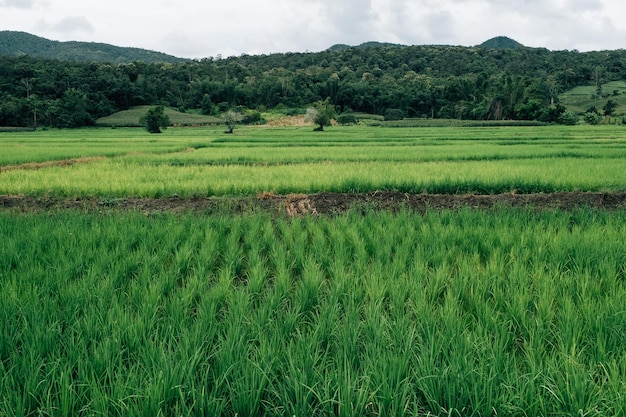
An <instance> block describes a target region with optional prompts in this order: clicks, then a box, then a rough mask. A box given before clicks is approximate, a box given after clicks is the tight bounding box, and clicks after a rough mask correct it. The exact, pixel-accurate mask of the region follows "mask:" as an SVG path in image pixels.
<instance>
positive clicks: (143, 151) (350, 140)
mask: <svg viewBox="0 0 626 417" xmlns="http://www.w3.org/2000/svg"><path fill="white" fill-rule="evenodd" d="M623 133H624V129H623V128H622V127H621V126H593V127H590V126H575V127H561V126H542V127H491V128H454V127H449V128H405V129H398V128H384V127H363V126H352V127H334V128H332V129H328V131H327V132H323V133H320V132H313V131H312V129H311V128H271V127H247V128H243V127H242V128H240V129H237V130H236V133H235V134H234V135H225V134H223V132H222V129H220V128H202V129H168V130H166V131H165V132H164V133H163V134H161V135H150V134H148V133H147V132H144V131H141V130H138V129H87V130H78V131H47V132H20V133H11V134H8V133H7V134H2V135H0V148H2V150H4V151H5V152H1V153H0V155H1V156H0V164H2V165H4V166H5V167H6V166H7V165H18V164H19V163H28V162H40V161H46V160H54V159H64V158H75V157H85V156H104V157H106V158H104V159H98V160H92V161H91V162H89V163H82V164H73V165H71V166H65V165H62V164H60V165H58V166H55V165H54V164H52V165H51V166H47V167H42V166H40V167H39V168H40V169H36V170H34V169H15V168H19V167H15V166H14V167H12V168H11V169H8V168H4V171H5V172H3V173H2V174H0V193H4V194H29V195H42V194H48V195H64V196H71V195H81V196H102V197H107V196H115V197H119V196H150V197H158V196H171V195H174V194H176V195H179V196H210V195H221V196H227V195H242V194H247V195H254V194H257V193H261V192H265V191H271V192H276V193H281V194H288V193H301V192H318V191H338V192H346V191H374V190H379V189H394V190H401V191H405V192H437V193H472V192H480V193H500V192H511V191H516V192H524V193H526V192H553V191H558V190H567V191H574V190H579V191H619V190H624V189H626V171H625V170H624V169H623V159H624V157H625V156H626V141H625V140H624V136H623ZM23 168H28V167H27V166H25V167H23ZM0 170H2V166H1V165H0Z"/></svg>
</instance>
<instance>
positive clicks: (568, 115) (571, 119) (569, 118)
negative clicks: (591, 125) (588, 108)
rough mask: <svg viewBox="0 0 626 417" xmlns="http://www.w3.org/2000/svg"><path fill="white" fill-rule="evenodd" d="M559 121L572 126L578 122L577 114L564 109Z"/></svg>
mask: <svg viewBox="0 0 626 417" xmlns="http://www.w3.org/2000/svg"><path fill="white" fill-rule="evenodd" d="M559 123H560V124H562V125H568V126H574V125H576V124H578V115H577V114H576V113H574V112H571V111H566V112H563V114H561V116H560V117H559Z"/></svg>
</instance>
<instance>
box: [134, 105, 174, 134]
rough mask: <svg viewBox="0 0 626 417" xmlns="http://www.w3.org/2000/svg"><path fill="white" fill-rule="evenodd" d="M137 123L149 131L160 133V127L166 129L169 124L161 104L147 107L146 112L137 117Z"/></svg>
mask: <svg viewBox="0 0 626 417" xmlns="http://www.w3.org/2000/svg"><path fill="white" fill-rule="evenodd" d="M139 123H140V124H141V125H143V126H144V127H145V129H146V130H147V131H148V132H150V133H161V129H167V127H168V126H169V125H170V124H171V122H170V118H169V117H168V116H167V115H166V114H165V109H164V108H163V106H156V107H153V108H151V109H149V110H148V111H147V112H146V114H145V115H144V116H142V117H141V119H139Z"/></svg>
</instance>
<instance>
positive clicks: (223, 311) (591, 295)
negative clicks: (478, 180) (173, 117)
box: [0, 209, 626, 417]
mask: <svg viewBox="0 0 626 417" xmlns="http://www.w3.org/2000/svg"><path fill="white" fill-rule="evenodd" d="M624 235H626V213H625V212H624V211H616V212H602V211H592V210H577V211H574V212H561V211H551V210H549V211H538V210H535V209H500V210H494V211H479V210H469V209H463V210H458V211H443V212H440V213H439V212H433V211H428V212H426V213H424V214H414V213H409V212H406V211H401V212H399V213H396V214H392V213H388V212H382V213H373V212H367V211H366V212H361V211H360V210H358V211H357V210H355V211H354V212H351V213H347V214H344V215H337V216H332V217H326V218H325V217H303V218H293V219H287V218H284V217H281V216H276V214H269V215H265V214H260V213H248V214H246V215H243V216H241V215H233V214H229V213H226V212H216V213H214V214H212V215H203V214H198V215H192V214H180V213H179V214H153V215H150V216H146V215H143V214H141V213H127V212H111V213H106V212H105V213H101V214H98V213H84V212H73V211H70V212H54V213H42V214H38V213H34V214H33V213H30V214H16V213H11V212H0V242H1V243H0V277H2V285H0V300H1V302H0V319H1V321H0V322H1V323H2V326H0V358H1V361H0V367H1V368H0V369H2V372H1V373H0V380H1V382H2V383H1V384H0V410H3V411H5V410H6V411H7V413H6V414H7V415H20V416H28V415H39V414H41V415H68V416H69V415H83V414H84V415H112V416H117V415H124V416H129V417H134V416H144V415H154V416H157V415H164V416H169V415H189V416H191V415H211V416H220V415H223V416H235V415H241V416H252V415H256V416H265V415H288V416H291V415H297V416H331V415H338V416H368V415H369V416H379V415H380V416H389V417H395V416H398V417H400V416H407V415H411V416H419V415H431V416H441V417H444V416H450V415H467V416H487V415H503V416H507V415H529V416H543V415H545V416H547V415H612V416H613V415H615V416H620V415H624V414H625V413H626V405H625V404H624V390H625V389H626V384H625V381H626V369H625V368H624V366H623V361H624V358H625V357H626V343H624V337H623V335H624V333H625V332H626V322H625V321H624V306H623V300H624V299H625V298H626V285H625V283H624V279H625V275H624V274H625V272H626V271H625V270H624V265H626V252H625V251H624V239H623V237H624Z"/></svg>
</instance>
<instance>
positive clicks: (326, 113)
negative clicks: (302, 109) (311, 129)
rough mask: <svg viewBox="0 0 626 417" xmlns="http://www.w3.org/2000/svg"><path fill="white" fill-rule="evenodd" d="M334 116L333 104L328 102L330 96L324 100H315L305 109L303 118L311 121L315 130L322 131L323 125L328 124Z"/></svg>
mask: <svg viewBox="0 0 626 417" xmlns="http://www.w3.org/2000/svg"><path fill="white" fill-rule="evenodd" d="M333 117H335V106H333V105H332V104H331V103H330V98H329V97H327V98H326V100H324V101H317V102H315V103H314V104H313V106H312V107H310V108H309V109H307V114H306V115H305V120H306V121H309V122H313V123H314V124H315V125H316V126H317V128H316V129H315V130H317V131H323V130H324V126H330V122H331V120H332V119H333Z"/></svg>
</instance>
